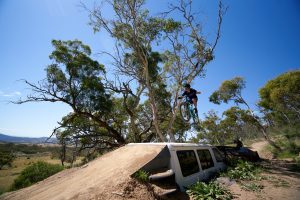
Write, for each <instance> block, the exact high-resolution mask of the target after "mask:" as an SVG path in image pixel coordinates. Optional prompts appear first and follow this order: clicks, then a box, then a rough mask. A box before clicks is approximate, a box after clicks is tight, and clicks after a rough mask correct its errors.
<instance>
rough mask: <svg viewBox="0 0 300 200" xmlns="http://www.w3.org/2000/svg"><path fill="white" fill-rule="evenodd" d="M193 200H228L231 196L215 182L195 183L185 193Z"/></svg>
mask: <svg viewBox="0 0 300 200" xmlns="http://www.w3.org/2000/svg"><path fill="white" fill-rule="evenodd" d="M186 192H187V193H188V194H189V195H190V196H191V197H192V198H193V199H196V200H214V199H216V200H230V199H233V196H232V194H231V193H230V192H229V191H228V190H227V189H225V188H224V187H222V186H220V185H219V184H218V183H215V182H209V183H204V182H197V183H195V184H194V185H192V186H191V187H189V189H188V190H187V191H186Z"/></svg>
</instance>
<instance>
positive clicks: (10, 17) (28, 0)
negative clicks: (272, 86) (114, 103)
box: [0, 0, 300, 137]
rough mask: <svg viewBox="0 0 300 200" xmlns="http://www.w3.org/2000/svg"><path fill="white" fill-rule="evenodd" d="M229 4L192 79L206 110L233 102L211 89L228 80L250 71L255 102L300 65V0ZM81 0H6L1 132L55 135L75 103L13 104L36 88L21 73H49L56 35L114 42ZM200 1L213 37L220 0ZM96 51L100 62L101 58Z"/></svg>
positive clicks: (1, 29) (1, 11)
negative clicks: (212, 47)
mask: <svg viewBox="0 0 300 200" xmlns="http://www.w3.org/2000/svg"><path fill="white" fill-rule="evenodd" d="M83 2H86V3H87V4H89V5H92V4H93V1H86V0H84V1H83ZM161 2H162V1H160V0H150V1H147V7H148V8H149V9H150V10H152V12H153V13H156V12H159V11H161V9H163V8H165V7H166V3H161ZM164 2H166V1H164ZM224 3H225V4H227V6H229V8H228V11H227V14H226V15H225V17H224V23H223V27H222V37H221V39H220V42H219V44H218V47H217V49H216V54H215V60H214V61H213V62H211V63H210V64H208V65H207V66H206V69H207V73H206V77H205V78H204V79H196V80H195V81H194V82H193V87H194V88H196V89H198V90H200V91H202V92H203V94H202V95H199V103H198V110H199V112H200V113H205V112H207V111H208V110H211V109H215V110H217V111H218V112H219V113H222V112H223V111H224V110H225V109H226V108H228V107H229V106H230V105H221V106H216V105H213V104H211V103H209V101H208V97H209V95H210V94H211V93H212V92H213V91H214V90H215V89H217V88H218V87H219V85H220V84H221V82H222V81H224V80H226V79H231V78H233V77H235V76H242V77H244V78H245V80H246V82H247V87H246V89H245V90H244V91H243V94H244V96H245V98H246V100H247V101H248V102H249V103H250V104H251V105H252V106H254V105H255V103H256V102H257V101H258V89H259V88H261V87H262V86H263V85H264V84H265V83H266V82H267V81H268V80H270V79H273V78H275V77H276V76H278V75H279V74H281V73H284V72H286V71H289V70H294V69H299V68H300V38H299V36H300V2H299V1H298V0H286V1H279V0H264V1H260V0H243V1H238V0H227V1H225V2H224ZM78 4H79V1H77V0H0V44H1V45H0V133H6V134H9V135H18V136H30V137H37V136H48V135H49V134H50V133H51V132H52V129H53V128H54V127H55V126H56V125H57V121H60V119H61V117H63V116H64V115H66V114H67V113H68V112H69V111H70V110H71V109H70V108H69V107H67V106H65V105H62V104H51V103H29V104H23V105H14V104H8V103H7V101H10V100H16V99H18V98H20V97H25V96H26V94H28V93H30V90H29V89H28V88H27V86H26V85H24V83H22V82H21V81H19V80H20V79H26V80H28V81H31V82H37V81H39V80H41V79H43V78H44V77H45V71H44V69H45V67H46V66H47V65H48V64H50V60H49V57H48V56H49V54H50V53H51V51H52V50H53V49H52V46H51V44H50V42H51V40H52V39H61V40H70V39H75V38H77V39H79V40H82V41H83V42H84V43H86V44H88V45H90V46H91V48H92V50H93V52H94V53H97V52H100V51H101V50H110V49H111V46H112V44H113V43H112V41H111V40H109V39H107V36H106V34H104V33H97V34H94V33H93V31H92V29H91V27H89V26H88V25H87V23H88V15H87V13H86V12H85V11H83V10H82V9H81V8H80V7H78ZM194 8H195V10H196V11H200V12H201V20H203V22H204V25H205V33H206V34H207V37H208V38H211V37H213V35H214V33H215V31H216V28H215V25H216V20H217V18H216V14H217V1H213V0H202V1H195V7H194ZM109 13H110V12H109V11H107V14H109ZM93 57H94V58H96V59H98V60H99V61H100V62H101V57H99V56H96V55H94V56H93ZM107 67H109V66H107Z"/></svg>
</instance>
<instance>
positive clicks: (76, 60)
mask: <svg viewBox="0 0 300 200" xmlns="http://www.w3.org/2000/svg"><path fill="white" fill-rule="evenodd" d="M52 45H53V46H54V47H55V50H54V51H53V52H52V53H51V55H50V59H51V60H52V61H53V64H51V65H49V66H48V67H47V68H46V72H47V84H48V85H49V86H52V87H53V89H54V90H55V93H56V94H55V95H59V94H60V95H59V96H61V98H63V100H64V101H65V102H68V103H69V104H71V105H73V106H74V107H76V108H77V109H79V110H82V109H84V110H89V111H98V112H99V111H101V112H103V113H106V112H109V111H110V108H111V101H110V99H109V95H108V94H106V92H105V90H104V86H103V83H102V78H101V75H103V73H104V72H105V70H104V66H103V65H101V64H99V63H98V62H97V61H95V60H92V59H91V58H90V55H91V50H90V48H89V47H88V46H87V45H84V44H83V43H82V42H81V41H78V40H74V41H61V40H53V41H52ZM53 92H54V91H53Z"/></svg>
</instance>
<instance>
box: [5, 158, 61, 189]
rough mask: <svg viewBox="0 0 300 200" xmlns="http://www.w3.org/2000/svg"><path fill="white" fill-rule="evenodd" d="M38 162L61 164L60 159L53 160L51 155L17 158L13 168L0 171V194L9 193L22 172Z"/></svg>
mask: <svg viewBox="0 0 300 200" xmlns="http://www.w3.org/2000/svg"><path fill="white" fill-rule="evenodd" d="M37 161H45V162H48V163H51V164H60V160H59V159H51V157H50V155H45V154H35V155H27V156H21V157H17V158H16V159H15V160H14V162H13V163H12V167H10V168H4V169H2V170H0V192H1V191H2V192H5V191H8V190H9V189H10V186H11V185H12V183H13V182H14V180H15V178H17V176H18V175H19V174H20V173H21V171H22V170H23V169H24V168H25V167H27V166H28V165H30V164H32V163H34V162H37Z"/></svg>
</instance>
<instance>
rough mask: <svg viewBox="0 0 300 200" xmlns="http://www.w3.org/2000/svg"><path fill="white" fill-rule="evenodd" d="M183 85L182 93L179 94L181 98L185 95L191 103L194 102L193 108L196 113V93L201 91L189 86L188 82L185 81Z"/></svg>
mask: <svg viewBox="0 0 300 200" xmlns="http://www.w3.org/2000/svg"><path fill="white" fill-rule="evenodd" d="M183 86H184V93H183V94H182V95H181V97H179V98H182V97H184V96H187V97H188V99H189V102H190V103H191V104H194V107H195V108H194V109H195V113H196V114H197V115H198V109H197V101H198V97H197V94H201V92H200V91H199V92H198V91H197V90H195V89H193V88H191V85H190V84H189V83H186V84H184V85H183Z"/></svg>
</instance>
